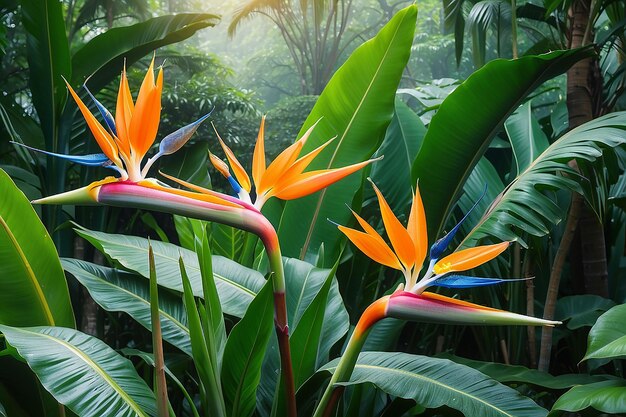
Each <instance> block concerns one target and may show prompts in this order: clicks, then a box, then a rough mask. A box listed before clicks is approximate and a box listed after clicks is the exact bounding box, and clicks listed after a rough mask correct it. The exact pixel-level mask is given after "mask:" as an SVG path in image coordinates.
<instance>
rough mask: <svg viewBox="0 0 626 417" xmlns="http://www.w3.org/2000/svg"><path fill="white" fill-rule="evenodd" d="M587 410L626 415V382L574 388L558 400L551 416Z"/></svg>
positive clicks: (597, 383)
mask: <svg viewBox="0 0 626 417" xmlns="http://www.w3.org/2000/svg"><path fill="white" fill-rule="evenodd" d="M587 408H594V409H596V410H598V411H600V412H602V413H609V414H618V413H626V381H624V380H617V381H604V382H596V383H594V384H588V385H580V386H577V387H574V388H572V389H571V390H569V391H567V392H566V393H565V394H563V395H561V397H560V398H559V399H558V400H556V402H555V403H554V406H553V407H552V410H551V411H550V414H549V416H550V417H553V416H558V415H561V414H563V412H564V411H569V412H576V411H581V410H585V409H587Z"/></svg>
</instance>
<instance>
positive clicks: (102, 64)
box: [72, 13, 218, 90]
mask: <svg viewBox="0 0 626 417" xmlns="http://www.w3.org/2000/svg"><path fill="white" fill-rule="evenodd" d="M217 20H218V17H217V16H215V15H212V14H206V13H180V14H177V15H169V16H159V17H155V18H152V19H149V20H146V21H145V22H141V23H137V24H135V25H132V26H125V27H119V28H113V29H109V30H107V31H106V32H104V33H102V34H100V35H98V36H96V37H95V38H93V39H92V40H90V41H89V42H87V43H86V44H85V45H84V46H83V47H82V48H80V49H79V50H77V51H76V53H74V55H73V56H72V81H73V83H74V84H82V83H83V82H84V81H85V79H86V78H87V77H89V76H90V75H91V78H90V79H89V86H90V87H92V90H98V89H100V88H101V87H103V86H104V85H106V84H107V83H109V82H110V81H111V80H112V79H114V78H115V77H116V76H118V75H119V73H120V71H121V68H122V66H123V64H124V60H126V64H127V65H130V64H132V63H133V62H135V61H137V60H138V59H140V58H142V57H144V56H145V55H147V54H149V53H150V52H152V51H154V50H155V49H157V48H159V47H161V46H165V45H169V44H172V43H176V42H180V41H182V40H185V39H187V38H189V37H190V36H192V35H193V34H194V33H196V31H198V30H200V29H203V28H206V27H208V26H213V25H215V24H216V23H217Z"/></svg>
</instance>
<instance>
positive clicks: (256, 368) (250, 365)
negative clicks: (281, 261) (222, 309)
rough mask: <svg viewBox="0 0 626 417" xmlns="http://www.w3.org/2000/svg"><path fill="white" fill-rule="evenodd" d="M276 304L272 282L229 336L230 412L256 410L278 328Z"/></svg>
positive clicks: (225, 373)
mask: <svg viewBox="0 0 626 417" xmlns="http://www.w3.org/2000/svg"><path fill="white" fill-rule="evenodd" d="M273 306H274V304H273V297H272V284H271V282H268V283H267V284H266V285H265V287H263V289H261V291H259V293H258V294H257V296H256V298H255V299H254V300H253V301H252V303H250V307H248V311H246V315H245V316H244V317H243V318H242V319H241V321H240V322H239V323H237V325H236V326H235V327H234V328H233V330H232V331H231V333H230V335H229V336H228V340H227V341H226V348H225V349H224V364H225V366H222V389H223V390H224V400H225V401H226V407H227V409H228V411H229V413H228V414H229V415H232V416H241V417H247V416H250V415H251V414H252V412H253V411H254V409H255V406H256V391H257V386H258V385H259V381H260V380H261V365H262V363H263V357H264V355H265V350H266V348H267V343H268V342H269V340H270V335H271V334H272V329H273V328H274V326H273V323H274V320H273V317H274V307H273Z"/></svg>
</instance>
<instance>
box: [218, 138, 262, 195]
mask: <svg viewBox="0 0 626 417" xmlns="http://www.w3.org/2000/svg"><path fill="white" fill-rule="evenodd" d="M213 130H214V131H215V134H216V135H217V139H218V140H219V141H220V145H222V149H223V150H224V153H225V154H226V158H228V162H229V163H230V167H231V168H232V169H233V172H234V173H235V178H237V181H239V184H240V185H241V188H243V189H244V190H246V191H247V192H250V189H251V188H252V184H251V183H250V177H249V176H248V174H247V173H246V170H245V169H243V166H241V164H240V163H239V161H238V160H237V157H236V156H235V154H234V153H233V151H231V150H230V148H229V147H228V146H226V144H225V143H224V141H223V140H222V138H221V137H220V134H219V133H217V129H215V126H213ZM257 193H258V190H257Z"/></svg>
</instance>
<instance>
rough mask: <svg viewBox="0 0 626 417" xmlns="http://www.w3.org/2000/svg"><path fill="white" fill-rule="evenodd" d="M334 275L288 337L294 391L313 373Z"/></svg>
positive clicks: (328, 279)
mask: <svg viewBox="0 0 626 417" xmlns="http://www.w3.org/2000/svg"><path fill="white" fill-rule="evenodd" d="M334 275H335V269H332V270H331V271H330V273H329V274H328V277H327V278H326V280H325V281H324V284H323V285H322V287H321V288H320V290H319V291H318V292H317V294H316V295H315V298H314V299H313V300H312V301H311V303H310V304H309V306H308V307H307V309H306V310H305V311H304V313H302V317H301V318H300V320H299V321H298V326H297V327H296V328H295V330H294V331H293V333H292V334H291V336H290V337H289V344H290V345H291V362H292V364H293V375H294V381H295V385H296V389H298V388H299V387H300V385H302V383H303V382H304V381H306V380H307V379H308V378H309V377H310V376H311V375H313V373H314V372H315V369H316V365H317V357H318V350H319V347H320V343H321V339H320V337H321V335H322V325H323V323H324V316H325V314H326V306H327V300H328V292H329V290H330V286H331V284H332V282H333V277H334Z"/></svg>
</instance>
